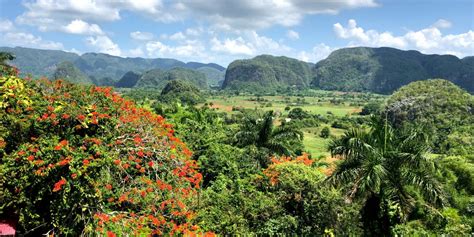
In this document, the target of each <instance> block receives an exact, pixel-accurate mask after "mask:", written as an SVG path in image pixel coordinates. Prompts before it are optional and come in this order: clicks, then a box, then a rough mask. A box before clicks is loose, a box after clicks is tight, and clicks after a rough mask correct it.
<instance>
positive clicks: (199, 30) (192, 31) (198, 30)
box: [186, 28, 204, 36]
mask: <svg viewBox="0 0 474 237" xmlns="http://www.w3.org/2000/svg"><path fill="white" fill-rule="evenodd" d="M203 31H204V30H203V29H202V28H188V29H186V35H190V36H199V35H201V33H202V32H203Z"/></svg>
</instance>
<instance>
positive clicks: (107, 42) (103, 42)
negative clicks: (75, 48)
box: [86, 35, 122, 56]
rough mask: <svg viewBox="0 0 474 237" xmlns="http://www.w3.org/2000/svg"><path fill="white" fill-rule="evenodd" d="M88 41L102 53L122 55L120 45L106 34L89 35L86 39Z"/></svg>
mask: <svg viewBox="0 0 474 237" xmlns="http://www.w3.org/2000/svg"><path fill="white" fill-rule="evenodd" d="M86 42H87V44H88V45H89V46H91V47H92V48H94V49H95V50H97V51H99V52H101V53H106V54H110V55H114V56H120V55H121V53H122V52H121V50H120V48H119V46H118V45H117V44H116V43H114V42H113V41H112V40H111V39H110V38H109V37H107V36H105V35H100V36H97V37H88V38H87V39H86Z"/></svg>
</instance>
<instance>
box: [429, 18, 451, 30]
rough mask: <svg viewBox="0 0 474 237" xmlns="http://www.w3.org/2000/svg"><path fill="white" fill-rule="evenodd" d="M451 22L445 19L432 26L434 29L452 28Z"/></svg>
mask: <svg viewBox="0 0 474 237" xmlns="http://www.w3.org/2000/svg"><path fill="white" fill-rule="evenodd" d="M451 25H452V24H451V22H450V21H448V20H445V19H439V20H437V21H436V22H435V23H434V24H433V25H431V26H432V27H434V28H440V29H442V28H450V27H451Z"/></svg>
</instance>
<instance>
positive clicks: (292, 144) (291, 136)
mask: <svg viewBox="0 0 474 237" xmlns="http://www.w3.org/2000/svg"><path fill="white" fill-rule="evenodd" d="M235 138H236V141H237V146H239V147H247V146H251V145H253V146H255V147H257V148H258V149H260V150H263V151H264V153H266V154H265V156H266V158H268V155H270V154H278V155H288V156H289V155H294V154H295V153H296V149H295V148H297V147H301V142H302V140H303V133H302V132H301V131H299V130H297V129H296V128H294V127H291V126H279V127H276V128H275V126H274V125H273V111H268V112H266V113H265V114H264V116H263V117H262V118H253V117H251V116H246V117H245V118H244V121H243V123H242V124H241V127H240V129H239V132H237V133H236V135H235ZM266 162H267V161H263V162H261V165H262V166H266V164H265V163H266Z"/></svg>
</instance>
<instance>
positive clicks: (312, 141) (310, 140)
mask: <svg viewBox="0 0 474 237" xmlns="http://www.w3.org/2000/svg"><path fill="white" fill-rule="evenodd" d="M324 127H329V130H330V131H331V136H336V137H337V136H340V135H342V134H343V133H344V130H343V129H337V128H331V127H330V126H329V125H328V124H322V125H320V126H319V127H313V128H304V129H303V133H304V140H303V144H304V146H305V148H306V150H307V151H308V152H309V153H310V154H311V155H312V156H313V157H320V156H324V157H327V156H329V155H330V154H329V152H328V151H327V145H328V143H329V141H330V140H331V138H322V137H320V136H319V134H320V133H321V130H322V129H323V128H324Z"/></svg>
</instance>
